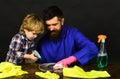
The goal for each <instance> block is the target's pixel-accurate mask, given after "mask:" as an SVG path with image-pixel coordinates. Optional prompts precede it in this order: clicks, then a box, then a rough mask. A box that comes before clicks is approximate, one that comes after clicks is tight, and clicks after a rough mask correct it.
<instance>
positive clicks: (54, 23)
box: [46, 17, 64, 40]
mask: <svg viewBox="0 0 120 79" xmlns="http://www.w3.org/2000/svg"><path fill="white" fill-rule="evenodd" d="M63 23H64V19H61V20H59V19H58V17H54V18H52V19H50V20H47V21H46V25H47V29H48V33H49V35H50V38H51V39H52V40H57V39H59V36H60V33H61V27H62V25H63Z"/></svg>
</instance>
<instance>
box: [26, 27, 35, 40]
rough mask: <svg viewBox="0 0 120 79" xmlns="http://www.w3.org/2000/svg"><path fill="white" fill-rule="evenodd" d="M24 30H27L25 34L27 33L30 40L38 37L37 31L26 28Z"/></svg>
mask: <svg viewBox="0 0 120 79" xmlns="http://www.w3.org/2000/svg"><path fill="white" fill-rule="evenodd" d="M24 31H25V35H26V37H27V39H29V40H33V39H35V38H36V37H37V34H36V33H35V31H28V30H26V29H24Z"/></svg>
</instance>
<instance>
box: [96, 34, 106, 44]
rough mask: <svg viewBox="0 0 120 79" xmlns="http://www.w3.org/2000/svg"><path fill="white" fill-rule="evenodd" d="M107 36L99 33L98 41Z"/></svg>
mask: <svg viewBox="0 0 120 79" xmlns="http://www.w3.org/2000/svg"><path fill="white" fill-rule="evenodd" d="M106 38H107V36H106V35H98V43H100V41H101V40H102V39H106Z"/></svg>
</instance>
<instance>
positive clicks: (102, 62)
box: [97, 35, 108, 70]
mask: <svg viewBox="0 0 120 79" xmlns="http://www.w3.org/2000/svg"><path fill="white" fill-rule="evenodd" d="M106 38H107V36H106V35H98V43H100V49H99V53H98V57H97V67H98V69H99V70H103V69H105V68H106V67H107V65H108V54H107V51H106V48H105V39H106Z"/></svg>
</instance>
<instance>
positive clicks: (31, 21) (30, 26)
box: [19, 13, 44, 34]
mask: <svg viewBox="0 0 120 79" xmlns="http://www.w3.org/2000/svg"><path fill="white" fill-rule="evenodd" d="M24 29H26V30H28V31H35V33H36V34H42V33H43V32H44V25H43V21H42V19H40V18H39V17H38V16H37V15H36V14H34V13H31V14H28V15H27V16H26V17H25V18H24V20H23V22H22V25H21V27H20V30H19V31H20V33H22V34H25V32H24Z"/></svg>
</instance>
